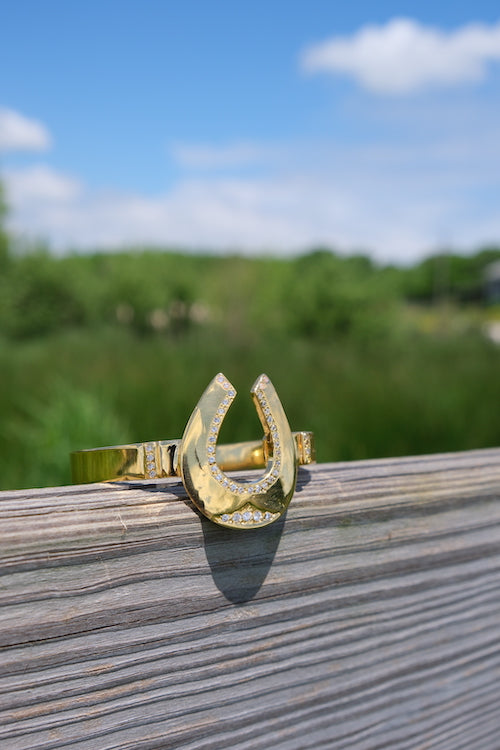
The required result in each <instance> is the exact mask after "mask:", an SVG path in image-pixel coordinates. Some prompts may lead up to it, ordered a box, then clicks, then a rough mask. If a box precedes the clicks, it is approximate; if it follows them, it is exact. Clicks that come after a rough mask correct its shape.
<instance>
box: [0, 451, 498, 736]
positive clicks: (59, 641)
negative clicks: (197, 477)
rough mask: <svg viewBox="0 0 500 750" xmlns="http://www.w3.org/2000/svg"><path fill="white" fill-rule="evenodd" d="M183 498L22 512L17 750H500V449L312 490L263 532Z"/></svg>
mask: <svg viewBox="0 0 500 750" xmlns="http://www.w3.org/2000/svg"><path fill="white" fill-rule="evenodd" d="M183 496H184V493H183V490H182V488H181V487H179V485H178V484H177V483H176V482H172V481H165V482H164V483H158V484H157V485H148V484H143V485H135V486H130V485H129V486H127V485H125V484H123V485H117V484H113V485H92V486H89V485H87V486H81V487H60V488H55V489H45V490H30V491H19V492H4V493H0V573H1V578H0V646H1V648H2V650H1V657H0V658H1V662H0V747H2V748H3V749H7V750H21V749H22V750H26V749H27V748H37V750H48V749H49V748H50V749H51V750H52V749H55V748H78V749H79V750H87V749H88V750H95V749H96V748H99V750H108V749H109V750H110V749H111V748H120V749H126V748H134V750H135V749H138V750H146V749H148V750H149V749H153V748H182V749H183V750H222V749H223V748H230V749H231V750H233V749H234V748H238V750H255V749H256V748H257V749H259V748H266V750H267V749H268V748H272V749H273V750H291V749H294V750H299V749H300V750H302V749H303V748H315V750H319V749H322V748H335V749H337V748H338V749H339V750H341V749H342V750H344V749H345V750H347V749H348V748H349V749H352V750H365V749H366V750H376V749H377V748H380V749H382V748H383V749H384V750H386V749H388V748H398V749H401V750H403V749H408V750H409V749H410V748H411V749H412V750H413V749H414V748H433V749H436V750H438V749H439V750H445V749H446V750H451V749H452V750H461V749H462V748H463V749H464V750H465V749H467V750H474V749H476V748H477V749H480V750H497V748H498V746H499V742H500V740H499V737H500V697H499V696H500V596H499V591H500V450H498V449H495V450H484V451H474V452H469V453H463V454H449V455H440V456H427V457H413V458H401V459H392V460H380V461H365V462H356V463H350V464H347V463H346V464H323V465H319V466H315V467H311V468H310V469H308V470H306V469H302V470H301V472H300V478H299V491H298V492H297V494H296V496H295V498H294V500H293V501H292V504H291V506H290V508H289V511H288V513H287V517H286V519H285V521H284V523H277V524H274V525H272V526H269V527H267V528H266V529H261V530H258V531H254V532H247V533H245V532H236V531H228V530H225V529H222V528H220V527H217V526H215V525H213V524H211V523H210V522H209V521H206V520H205V519H203V518H200V517H199V516H198V515H196V514H195V512H194V511H193V510H192V509H191V508H190V507H189V506H188V504H187V503H186V501H183Z"/></svg>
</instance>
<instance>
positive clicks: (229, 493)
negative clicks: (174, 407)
mask: <svg viewBox="0 0 500 750" xmlns="http://www.w3.org/2000/svg"><path fill="white" fill-rule="evenodd" d="M251 394H252V398H253V400H254V403H255V406H256V409H257V413H258V415H259V418H260V421H261V424H262V426H263V428H264V437H263V439H262V440H257V441H250V442H243V443H232V444H228V445H217V437H218V434H219V430H220V427H221V424H222V421H223V419H224V417H225V415H226V413H227V410H228V409H229V407H230V405H231V403H232V401H233V400H234V397H235V396H236V391H235V389H234V387H233V386H232V385H231V383H230V382H229V381H228V380H227V378H226V377H225V376H224V375H223V374H222V373H219V374H218V375H217V376H216V377H215V378H214V379H213V380H212V382H211V383H210V384H209V386H208V387H207V389H206V390H205V392H204V393H203V395H202V397H201V399H200V401H199V402H198V404H197V406H196V407H195V409H194V411H193V413H192V414H191V417H190V419H189V421H188V424H187V426H186V429H185V431H184V435H183V437H182V439H180V440H179V439H177V440H156V441H150V442H146V443H131V444H128V445H115V446H109V447H107V448H91V449H88V450H80V451H75V452H74V453H72V454H71V468H72V479H73V482H74V483H78V484H80V483H85V482H102V481H113V480H114V481H116V480H139V479H149V480H156V479H159V478H163V477H181V479H182V481H183V483H184V486H185V488H186V491H187V493H188V495H189V496H190V497H191V499H192V500H193V502H194V503H195V505H196V506H197V507H198V508H199V510H201V512H202V513H204V514H205V515H206V516H207V517H208V518H210V519H211V520H212V521H214V522H216V523H218V524H220V525H222V526H227V527H231V528H242V529H247V528H253V527H256V526H257V527H258V526H265V525H267V524H269V523H272V522H273V521H275V520H276V519H277V518H279V517H280V516H281V515H282V514H283V513H284V511H285V510H286V508H287V507H288V504H289V502H290V500H291V498H292V495H293V492H294V490H295V483H296V476H297V468H298V466H299V465H307V464H311V463H314V461H315V447H314V436H313V433H312V432H294V433H292V432H291V431H290V427H289V425H288V421H287V418H286V416H285V412H284V410H283V407H282V405H281V402H280V400H279V398H278V394H277V393H276V391H275V389H274V387H273V385H272V383H271V381H270V380H269V378H268V377H267V376H266V375H261V376H260V377H259V378H258V379H257V380H256V382H255V383H254V386H253V387H252V390H251ZM259 468H264V469H265V473H264V474H263V475H262V476H260V477H259V479H257V480H252V481H246V482H243V481H237V480H236V479H234V478H232V477H230V476H228V475H227V473H226V472H229V471H238V470H240V471H241V470H245V469H259Z"/></svg>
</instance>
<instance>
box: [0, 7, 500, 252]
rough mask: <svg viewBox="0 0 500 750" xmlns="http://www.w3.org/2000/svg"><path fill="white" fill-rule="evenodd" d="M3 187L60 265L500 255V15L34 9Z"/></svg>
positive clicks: (15, 66)
mask: <svg viewBox="0 0 500 750" xmlns="http://www.w3.org/2000/svg"><path fill="white" fill-rule="evenodd" d="M0 173H1V174H2V176H3V180H4V182H5V184H6V187H7V191H8V197H9V201H10V206H11V226H12V229H13V230H14V231H15V232H16V233H18V234H19V235H21V236H27V237H38V238H42V239H44V240H46V241H47V242H49V243H50V244H51V246H52V247H54V248H55V249H56V250H58V251H64V250H65V249H67V248H78V249H82V250H85V249H88V248H95V247H113V246H121V245H128V244H138V243H142V242H145V243H150V244H162V245H176V246H181V247H185V248H187V249H189V248H196V249H198V248H207V249H214V250H227V249H230V250H234V249H241V250H242V251H245V252H263V251H270V252H274V253H285V252H286V253H288V252H300V251H301V250H304V249H307V248H308V247H311V246H313V245H317V244H328V245H331V246H333V247H337V248H339V249H341V250H343V251H346V252H347V251H350V250H359V249H363V250H365V251H367V252H370V253H371V254H372V255H374V256H375V257H377V258H379V259H381V260H396V261H400V262H406V261H409V260H413V259H414V258H416V257H419V256H422V255H424V254H426V253H428V252H429V251H431V250H432V249H433V248H434V247H436V246H439V245H443V244H452V245H454V246H456V247H457V248H459V249H462V250H464V251H467V250H469V249H473V248H474V247H476V246H478V245H480V244H484V243H490V242H497V243H498V242H500V9H499V7H498V4H497V3H493V2H477V3H475V4H474V6H472V8H471V4H470V3H460V2H454V3H451V2H443V3H439V4H436V3H428V2H419V3H394V2H377V3H356V4H354V5H352V6H349V5H348V4H345V3H336V2H332V0H330V1H329V2H326V1H323V0H308V1H307V2H306V1H305V0H304V1H300V2H298V1H294V0H288V1H287V2H282V0H267V2H263V1H262V0H253V2H252V3H243V2H235V0H219V1H212V2H209V1H208V0H207V1H206V2H202V0H196V1H195V0H185V1H184V2H182V3H181V2H173V1H170V0H164V1H163V2H160V1H159V0H142V2H139V0H133V1H132V0H121V1H120V2H118V1H116V0H108V2H103V1H102V0H101V2H95V1H94V0H89V1H87V2H85V3H68V2H59V1H55V0H44V2H36V1H35V0H30V1H27V0H17V1H16V3H10V4H9V5H8V6H7V7H6V8H5V9H4V10H3V12H2V24H1V28H0Z"/></svg>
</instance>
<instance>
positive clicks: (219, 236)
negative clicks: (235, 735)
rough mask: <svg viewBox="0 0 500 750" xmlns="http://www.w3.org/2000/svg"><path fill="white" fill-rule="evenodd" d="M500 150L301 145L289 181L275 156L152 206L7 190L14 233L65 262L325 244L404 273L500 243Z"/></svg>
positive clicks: (55, 176)
mask: <svg viewBox="0 0 500 750" xmlns="http://www.w3.org/2000/svg"><path fill="white" fill-rule="evenodd" d="M498 141H499V133H498V132H493V131H492V132H491V133H490V135H489V137H486V135H485V134H484V133H483V137H482V138H481V139H479V140H474V141H472V140H471V139H467V138H464V139H463V140H457V141H453V140H450V139H449V138H448V139H446V140H443V142H437V141H436V143H434V145H433V147H432V148H431V147H430V146H429V144H428V143H425V144H424V143H421V144H420V145H418V144H415V143H414V142H412V143H411V144H410V145H407V146H405V145H400V146H396V145H393V146H388V145H385V146H383V147H374V146H373V147H365V148H360V147H354V146H353V147H351V148H349V149H347V148H345V147H344V148H340V147H338V146H334V145H330V146H329V147H327V146H325V144H323V145H321V146H309V148H308V149H305V148H304V147H302V151H301V152H300V148H299V147H298V146H297V145H296V146H295V148H290V150H289V159H288V165H287V169H286V170H284V169H282V159H283V149H278V151H280V156H279V157H278V159H277V162H276V163H270V164H269V167H270V170H268V174H267V175H266V176H263V175H259V176H258V177H256V176H254V175H253V176H239V177H238V178H236V177H231V178H230V177H228V176H220V175H217V174H210V173H208V174H204V176H202V177H198V178H195V177H194V176H191V177H188V176H186V177H184V178H183V179H181V180H179V181H178V182H177V184H175V185H174V187H173V188H172V189H170V190H168V191H165V192H163V193H159V194H157V195H153V196H145V195H140V194H130V193H124V192H114V193H111V192H107V193H105V192H95V191H93V190H91V189H89V188H88V187H86V186H85V185H82V184H80V183H79V182H78V180H76V179H74V178H72V177H71V176H68V175H65V174H60V173H58V172H55V171H53V170H52V169H50V168H49V167H46V166H38V167H36V168H33V169H31V170H26V169H25V170H11V171H10V172H9V173H8V174H6V187H7V191H8V197H9V202H10V205H11V206H12V217H11V224H12V228H13V229H14V230H15V231H17V232H18V233H20V234H23V235H25V236H26V235H28V236H29V235H31V236H41V237H44V238H46V239H47V240H48V241H50V243H51V244H52V245H53V246H54V247H55V248H56V249H59V250H61V251H63V250H64V249H66V248H68V247H72V248H80V249H82V250H85V249H87V248H90V249H95V248H99V247H100V248H116V247H120V246H127V245H128V246H132V245H140V244H143V243H144V244H153V245H160V246H180V247H185V248H199V249H204V248H206V249H210V248H212V249H216V250H222V251H224V250H229V249H231V250H235V249H236V250H242V251H245V252H248V253H252V252H256V251H262V250H271V251H273V252H275V253H293V252H300V251H303V250H305V249H307V248H310V247H312V246H314V245H318V244H327V245H330V246H332V247H336V248H338V249H341V250H345V251H348V250H352V249H364V250H366V251H367V252H370V253H371V254H372V255H373V256H375V257H377V258H379V259H380V260H393V261H400V262H404V261H410V260H413V259H415V258H417V257H418V256H420V255H422V254H423V253H424V252H427V251H429V250H431V249H432V248H434V247H435V246H436V244H439V243H443V242H445V243H451V244H454V245H455V246H457V247H462V248H468V247H472V246H477V245H479V244H481V243H483V242H493V241H498V240H499V239H500V215H499V214H498V210H497V201H496V200H495V196H497V195H498V192H499V187H500V178H499V177H498V175H499V174H500V152H499V150H498V149H497V147H496V144H497V143H498ZM271 150H272V149H270V152H271ZM306 165H308V166H306ZM485 195H487V196H489V200H485Z"/></svg>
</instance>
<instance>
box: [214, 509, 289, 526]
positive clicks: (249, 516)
mask: <svg viewBox="0 0 500 750" xmlns="http://www.w3.org/2000/svg"><path fill="white" fill-rule="evenodd" d="M278 516H279V513H270V512H269V511H268V510H266V511H265V512H262V511H261V510H252V509H249V508H247V509H246V510H242V511H236V512H235V513H223V514H222V515H221V516H220V520H221V521H222V523H235V524H240V523H242V524H245V525H252V524H260V523H264V522H266V523H267V522H269V521H272V520H274V519H275V518H277V517H278Z"/></svg>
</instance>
